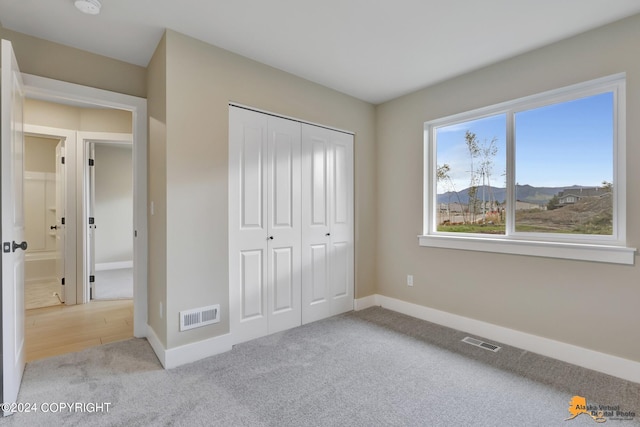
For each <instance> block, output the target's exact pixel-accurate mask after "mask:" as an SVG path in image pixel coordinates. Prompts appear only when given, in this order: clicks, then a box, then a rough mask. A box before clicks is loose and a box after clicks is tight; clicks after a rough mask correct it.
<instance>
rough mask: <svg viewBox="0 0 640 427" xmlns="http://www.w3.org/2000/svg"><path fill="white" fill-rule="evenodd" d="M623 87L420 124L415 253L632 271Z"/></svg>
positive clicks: (574, 90) (603, 86) (590, 87)
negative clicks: (609, 265)
mask: <svg viewBox="0 0 640 427" xmlns="http://www.w3.org/2000/svg"><path fill="white" fill-rule="evenodd" d="M624 96H625V79H624V76H623V75H616V76H611V77H607V78H603V79H598V80H595V81H591V82H587V83H582V84H578V85H574V86H570V87H566V88H562V89H558V90H554V91H551V92H545V93H542V94H539V95H533V96H530V97H526V98H523V99H518V100H514V101H509V102H506V103H502V104H499V105H494V106H490V107H486V108H482V109H480V110H475V111H470V112H466V113H462V114H458V115H455V116H451V117H446V118H442V119H438V120H434V121H431V122H427V123H425V200H424V201H425V203H424V206H425V212H424V216H425V225H424V235H423V236H421V237H420V244H421V245H423V246H437V247H450V248H456V249H470V250H484V251H494V252H505V253H519V254H530V255H539V256H551V257H559V258H570V259H587V260H594V261H605V262H620V263H633V254H634V251H635V250H634V249H632V248H626V247H625V244H626V242H625V237H626V236H625V234H626V229H625V225H626V224H625V172H624V170H625V160H624V153H625V138H624V135H625V120H624V118H625V116H624V106H625V101H624Z"/></svg>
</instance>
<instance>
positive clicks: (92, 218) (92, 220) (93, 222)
mask: <svg viewBox="0 0 640 427" xmlns="http://www.w3.org/2000/svg"><path fill="white" fill-rule="evenodd" d="M95 222H96V220H95V218H94V217H92V216H90V217H89V224H90V225H93V224H95Z"/></svg>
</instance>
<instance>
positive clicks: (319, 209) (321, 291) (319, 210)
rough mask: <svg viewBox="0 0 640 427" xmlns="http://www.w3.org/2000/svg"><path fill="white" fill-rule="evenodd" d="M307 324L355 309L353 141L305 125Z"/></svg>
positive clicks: (304, 301)
mask: <svg viewBox="0 0 640 427" xmlns="http://www.w3.org/2000/svg"><path fill="white" fill-rule="evenodd" d="M302 164H303V165H302V170H303V171H304V172H303V174H302V266H303V270H302V283H303V286H302V323H303V324H304V323H309V322H313V321H315V320H319V319H323V318H326V317H329V316H332V315H334V314H338V313H342V312H345V311H349V310H352V309H353V136H352V135H348V134H345V133H342V132H337V131H333V130H329V129H325V128H321V127H318V126H312V125H306V124H303V125H302Z"/></svg>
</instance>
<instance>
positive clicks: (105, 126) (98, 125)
mask: <svg viewBox="0 0 640 427" xmlns="http://www.w3.org/2000/svg"><path fill="white" fill-rule="evenodd" d="M24 122H25V123H28V124H31V125H39V126H49V127H54V128H60V129H70V130H77V131H81V132H117V133H131V132H132V128H133V124H132V116H131V111H124V110H113V109H104V108H80V107H73V106H69V105H63V104H56V103H53V102H48V101H40V100H36V99H26V100H25V104H24Z"/></svg>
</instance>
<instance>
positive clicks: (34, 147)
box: [24, 135, 60, 173]
mask: <svg viewBox="0 0 640 427" xmlns="http://www.w3.org/2000/svg"><path fill="white" fill-rule="evenodd" d="M59 142H60V141H59V140H57V139H54V138H41V137H38V136H30V135H27V136H25V137H24V170H25V171H35V172H52V173H55V172H56V146H57V145H58V143H59Z"/></svg>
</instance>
